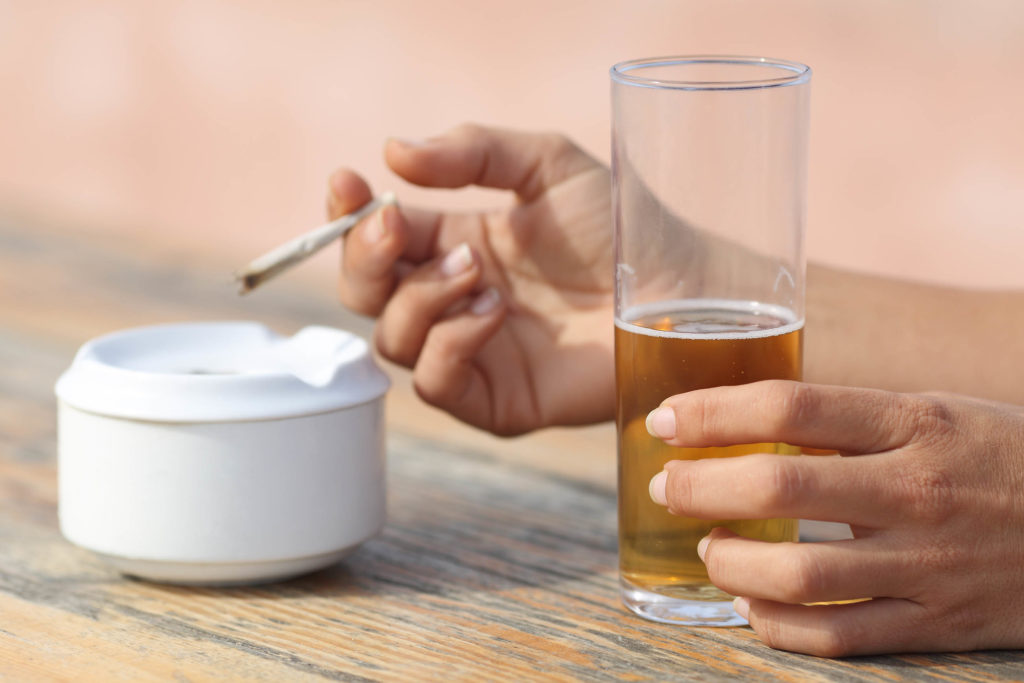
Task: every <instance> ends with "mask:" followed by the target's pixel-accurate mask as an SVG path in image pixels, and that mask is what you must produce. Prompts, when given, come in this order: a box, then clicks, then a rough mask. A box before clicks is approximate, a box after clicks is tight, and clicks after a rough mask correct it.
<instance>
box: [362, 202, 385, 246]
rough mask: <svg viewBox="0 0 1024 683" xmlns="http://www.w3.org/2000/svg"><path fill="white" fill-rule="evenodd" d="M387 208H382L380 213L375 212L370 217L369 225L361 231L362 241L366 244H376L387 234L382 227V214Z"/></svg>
mask: <svg viewBox="0 0 1024 683" xmlns="http://www.w3.org/2000/svg"><path fill="white" fill-rule="evenodd" d="M388 208H389V207H386V206H385V207H384V208H383V209H381V210H380V211H375V212H374V213H373V216H371V217H370V223H369V225H367V226H366V229H365V230H363V241H364V242H366V243H367V244H376V243H377V242H380V241H381V240H382V239H384V235H386V234H387V228H386V227H385V225H384V212H385V211H387V210H388Z"/></svg>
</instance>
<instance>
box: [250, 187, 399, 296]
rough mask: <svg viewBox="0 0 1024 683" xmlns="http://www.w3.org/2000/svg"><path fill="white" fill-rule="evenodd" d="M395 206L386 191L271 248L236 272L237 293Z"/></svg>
mask: <svg viewBox="0 0 1024 683" xmlns="http://www.w3.org/2000/svg"><path fill="white" fill-rule="evenodd" d="M396 203H397V200H396V199H395V195H394V193H393V192H385V193H384V194H382V195H380V196H379V197H376V198H374V199H371V200H370V201H369V202H367V203H366V204H364V205H363V206H362V207H360V208H359V209H356V210H355V211H353V212H352V213H347V214H345V215H344V216H341V217H340V218H336V219H335V220H333V221H331V222H330V223H326V224H324V225H321V226H320V227H318V228H314V229H313V230H310V231H309V232H307V233H305V234H302V235H299V236H298V237H296V238H295V239H292V240H289V241H287V242H285V243H284V244H282V245H281V246H279V247H276V248H274V249H271V250H270V251H268V252H267V253H266V254H263V255H262V256H260V257H259V258H257V259H255V260H254V261H252V262H251V263H250V264H249V265H247V266H245V267H244V268H242V270H240V271H238V272H237V273H235V280H236V281H237V282H238V293H239V294H247V293H249V292H251V291H252V290H254V289H256V288H257V287H259V286H260V285H261V284H263V283H264V282H266V281H267V280H269V279H271V278H273V277H275V276H277V275H280V274H281V273H283V272H284V271H286V270H288V269H289V268H291V267H292V266H294V265H296V264H299V263H302V262H303V261H305V260H306V259H308V258H309V257H310V256H312V255H313V254H315V253H316V252H318V251H320V250H321V249H323V248H324V247H326V246H327V245H328V244H330V243H331V242H333V241H334V240H336V239H338V238H339V237H342V236H343V235H344V234H345V233H347V232H348V231H349V230H351V229H352V228H354V227H355V226H356V224H357V223H359V221H361V220H363V219H364V218H366V217H367V216H368V215H370V214H371V213H373V212H374V211H376V210H377V209H379V208H381V207H384V206H388V205H391V204H396Z"/></svg>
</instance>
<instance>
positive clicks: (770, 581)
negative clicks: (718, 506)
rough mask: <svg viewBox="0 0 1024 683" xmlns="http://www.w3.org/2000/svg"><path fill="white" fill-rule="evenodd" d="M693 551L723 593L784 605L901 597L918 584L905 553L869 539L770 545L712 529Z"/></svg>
mask: <svg viewBox="0 0 1024 683" xmlns="http://www.w3.org/2000/svg"><path fill="white" fill-rule="evenodd" d="M697 552H698V554H700V556H701V559H702V560H703V561H704V564H705V566H706V567H707V569H708V576H709V577H710V578H711V582H712V583H714V584H715V585H716V586H718V587H719V588H721V589H722V590H724V591H725V592H726V593H729V594H731V595H743V596H747V597H752V598H762V599H765V600H773V601H776V602H785V603H789V604H800V603H810V602H828V601H836V600H856V599H861V598H875V597H894V596H895V597H904V596H907V595H910V594H911V593H912V589H913V585H914V584H918V583H919V582H920V581H919V577H918V575H917V573H916V572H914V571H913V567H908V566H906V560H905V557H906V553H902V554H900V553H897V552H891V551H889V550H888V549H887V548H885V547H882V546H881V544H880V543H879V542H878V541H877V540H875V539H873V538H867V539H856V540H847V541H822V542H818V543H769V542H767V541H757V540H753V539H749V538H743V537H741V536H737V535H736V534H734V533H732V532H731V531H728V530H726V529H723V528H717V529H714V530H713V531H712V532H711V533H710V534H708V536H707V537H706V538H705V539H704V540H702V541H701V543H700V544H699V545H698V548H697Z"/></svg>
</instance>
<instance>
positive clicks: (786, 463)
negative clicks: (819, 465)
mask: <svg viewBox="0 0 1024 683" xmlns="http://www.w3.org/2000/svg"><path fill="white" fill-rule="evenodd" d="M750 476H751V477H752V479H751V480H752V481H754V482H767V483H768V485H767V486H765V485H763V484H761V485H758V486H754V487H753V489H754V491H753V496H754V497H755V499H756V502H757V504H758V505H759V506H760V508H761V509H762V510H766V511H772V512H779V511H782V510H786V509H789V508H791V507H792V506H793V505H794V504H795V503H797V502H798V501H799V500H800V499H801V498H802V496H803V495H804V491H805V490H806V487H807V481H806V478H805V477H804V474H803V471H802V470H801V469H800V467H799V465H798V463H797V462H794V461H791V460H786V459H780V458H779V457H773V456H751V466H750Z"/></svg>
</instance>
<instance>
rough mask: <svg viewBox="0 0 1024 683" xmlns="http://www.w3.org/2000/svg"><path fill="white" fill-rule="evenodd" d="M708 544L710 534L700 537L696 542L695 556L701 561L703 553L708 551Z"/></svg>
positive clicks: (709, 543)
mask: <svg viewBox="0 0 1024 683" xmlns="http://www.w3.org/2000/svg"><path fill="white" fill-rule="evenodd" d="M709 545H711V537H710V536H705V537H704V538H702V539H700V541H699V542H698V543H697V557H699V558H700V561H701V562H703V561H704V553H706V552H707V551H708V546H709Z"/></svg>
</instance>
